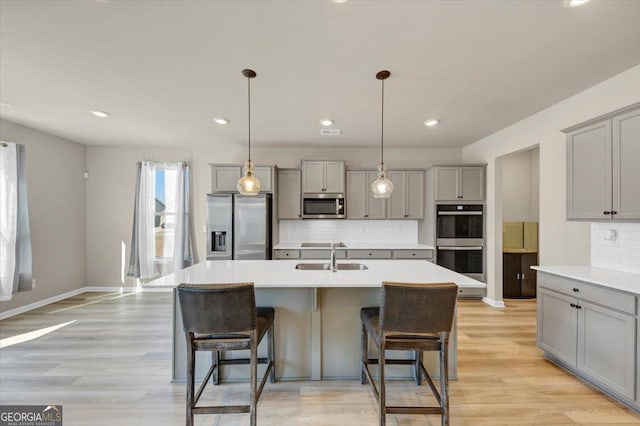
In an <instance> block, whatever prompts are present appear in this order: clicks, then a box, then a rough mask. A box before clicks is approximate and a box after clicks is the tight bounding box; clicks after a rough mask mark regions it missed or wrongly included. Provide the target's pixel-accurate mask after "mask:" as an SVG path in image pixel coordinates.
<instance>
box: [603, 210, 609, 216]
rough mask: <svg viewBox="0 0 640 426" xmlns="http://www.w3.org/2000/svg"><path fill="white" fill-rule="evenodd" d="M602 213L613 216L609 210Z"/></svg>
mask: <svg viewBox="0 0 640 426" xmlns="http://www.w3.org/2000/svg"><path fill="white" fill-rule="evenodd" d="M602 213H604V214H605V215H610V214H611V212H610V211H608V210H607V211H604V212H602Z"/></svg>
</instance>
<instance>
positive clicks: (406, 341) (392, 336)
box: [360, 282, 458, 426]
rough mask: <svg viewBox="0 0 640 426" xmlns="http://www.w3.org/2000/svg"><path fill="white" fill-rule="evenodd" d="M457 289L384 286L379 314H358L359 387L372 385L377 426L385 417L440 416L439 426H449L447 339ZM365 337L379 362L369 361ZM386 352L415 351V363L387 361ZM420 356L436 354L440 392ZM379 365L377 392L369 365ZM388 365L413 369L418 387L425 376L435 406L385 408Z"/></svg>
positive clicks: (451, 285) (443, 285)
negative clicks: (360, 328) (404, 415)
mask: <svg viewBox="0 0 640 426" xmlns="http://www.w3.org/2000/svg"><path fill="white" fill-rule="evenodd" d="M457 294H458V286H457V285H456V284H454V283H427V284H410V283H395V282H383V283H382V291H381V297H380V308H362V309H361V310H360V319H361V321H362V365H361V367H362V369H361V383H362V384H364V383H366V382H367V381H368V382H369V383H370V384H371V388H372V390H373V393H374V395H375V397H376V399H377V401H378V408H379V412H380V426H384V425H385V421H386V419H385V417H386V414H440V415H441V419H442V425H443V426H444V425H449V376H448V374H449V372H448V346H449V333H450V332H451V327H452V324H453V315H454V312H455V306H456V297H457ZM369 335H372V336H373V341H374V343H375V345H376V346H377V348H378V351H379V355H378V359H371V358H369V355H368V350H369ZM385 350H404V351H407V350H409V351H415V352H416V358H415V360H400V359H387V358H386V356H385ZM423 351H438V352H439V353H440V392H438V390H437V389H436V387H435V385H434V383H433V381H432V380H431V377H430V376H429V373H428V372H427V370H426V368H425V367H424V364H423V363H422V352H423ZM371 364H378V365H379V373H378V381H379V389H378V388H377V387H376V384H375V382H374V380H373V376H372V374H371V371H370V370H369V365H371ZM386 364H405V365H406V364H410V365H414V367H415V369H416V370H415V371H416V381H417V382H418V384H420V378H421V375H422V374H423V375H424V378H425V379H426V381H427V383H428V384H429V387H430V388H431V391H432V392H433V395H434V396H435V398H436V400H437V401H438V406H387V405H386V393H385V377H384V367H385V365H386Z"/></svg>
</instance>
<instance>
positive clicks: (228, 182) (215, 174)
mask: <svg viewBox="0 0 640 426" xmlns="http://www.w3.org/2000/svg"><path fill="white" fill-rule="evenodd" d="M241 176H242V166H239V165H237V164H211V192H234V191H237V190H238V189H237V184H238V180H239V179H240V177H241Z"/></svg>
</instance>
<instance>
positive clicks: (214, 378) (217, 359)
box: [211, 351, 220, 385]
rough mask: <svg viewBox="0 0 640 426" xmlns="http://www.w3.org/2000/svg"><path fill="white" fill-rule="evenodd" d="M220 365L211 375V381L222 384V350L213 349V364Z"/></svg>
mask: <svg viewBox="0 0 640 426" xmlns="http://www.w3.org/2000/svg"><path fill="white" fill-rule="evenodd" d="M216 364H217V365H218V366H217V367H216V369H215V370H214V371H213V374H212V375H211V383H212V384H214V385H219V384H220V351H211V365H216Z"/></svg>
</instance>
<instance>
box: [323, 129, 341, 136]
mask: <svg viewBox="0 0 640 426" xmlns="http://www.w3.org/2000/svg"><path fill="white" fill-rule="evenodd" d="M320 134H321V135H322V136H340V129H320Z"/></svg>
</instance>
